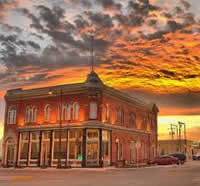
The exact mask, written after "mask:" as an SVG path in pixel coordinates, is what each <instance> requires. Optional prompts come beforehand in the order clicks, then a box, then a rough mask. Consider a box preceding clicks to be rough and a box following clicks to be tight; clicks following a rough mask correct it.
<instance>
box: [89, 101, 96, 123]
mask: <svg viewBox="0 0 200 186" xmlns="http://www.w3.org/2000/svg"><path fill="white" fill-rule="evenodd" d="M89 118H90V119H97V103H96V102H90V114H89Z"/></svg>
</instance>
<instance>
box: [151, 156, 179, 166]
mask: <svg viewBox="0 0 200 186" xmlns="http://www.w3.org/2000/svg"><path fill="white" fill-rule="evenodd" d="M148 163H149V164H157V165H171V164H177V165H178V164H179V159H178V158H175V157H172V156H160V157H157V158H155V159H154V160H151V161H149V162H148Z"/></svg>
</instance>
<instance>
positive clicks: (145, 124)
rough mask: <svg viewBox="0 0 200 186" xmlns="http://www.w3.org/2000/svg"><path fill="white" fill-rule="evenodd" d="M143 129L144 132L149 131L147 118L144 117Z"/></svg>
mask: <svg viewBox="0 0 200 186" xmlns="http://www.w3.org/2000/svg"><path fill="white" fill-rule="evenodd" d="M142 129H143V130H146V129H147V118H146V117H144V118H143V120H142Z"/></svg>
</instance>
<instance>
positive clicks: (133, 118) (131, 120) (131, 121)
mask: <svg viewBox="0 0 200 186" xmlns="http://www.w3.org/2000/svg"><path fill="white" fill-rule="evenodd" d="M129 126H130V127H133V128H136V115H135V113H133V112H131V113H129Z"/></svg>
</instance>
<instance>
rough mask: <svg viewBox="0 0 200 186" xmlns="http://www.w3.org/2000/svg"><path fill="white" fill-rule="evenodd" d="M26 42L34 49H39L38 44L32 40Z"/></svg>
mask: <svg viewBox="0 0 200 186" xmlns="http://www.w3.org/2000/svg"><path fill="white" fill-rule="evenodd" d="M28 44H29V45H30V46H31V47H33V48H34V49H36V50H39V49H40V45H38V44H37V43H35V42H33V41H28Z"/></svg>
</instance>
